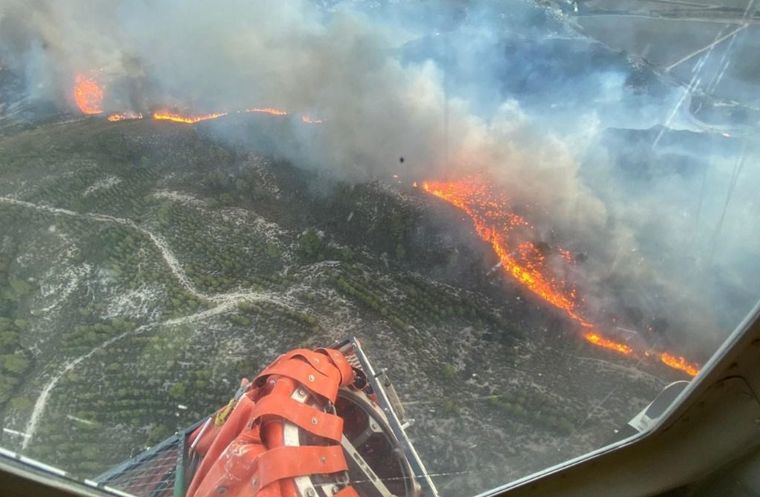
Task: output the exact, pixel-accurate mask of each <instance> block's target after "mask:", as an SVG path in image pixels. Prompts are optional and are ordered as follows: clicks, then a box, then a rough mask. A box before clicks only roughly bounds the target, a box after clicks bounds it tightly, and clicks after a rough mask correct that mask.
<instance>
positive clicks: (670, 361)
mask: <svg viewBox="0 0 760 497" xmlns="http://www.w3.org/2000/svg"><path fill="white" fill-rule="evenodd" d="M660 361H662V363H663V364H665V365H666V366H670V367H671V368H673V369H677V370H679V371H683V372H684V373H686V374H688V375H689V376H697V373H699V366H697V365H696V364H694V363H691V362H689V361H687V360H686V358H684V357H681V356H675V355H672V354H669V353H667V352H661V353H660Z"/></svg>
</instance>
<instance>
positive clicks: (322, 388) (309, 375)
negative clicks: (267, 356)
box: [256, 359, 339, 402]
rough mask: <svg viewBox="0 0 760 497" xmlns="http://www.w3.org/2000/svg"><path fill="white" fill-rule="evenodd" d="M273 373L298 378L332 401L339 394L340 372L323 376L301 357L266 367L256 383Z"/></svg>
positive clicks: (311, 389)
mask: <svg viewBox="0 0 760 497" xmlns="http://www.w3.org/2000/svg"><path fill="white" fill-rule="evenodd" d="M271 375H280V376H284V377H286V378H291V379H293V380H296V381H297V382H299V383H300V384H301V385H303V386H304V387H306V388H307V389H309V390H310V391H312V392H314V393H316V394H318V395H321V396H322V397H325V398H326V399H328V400H329V401H330V402H335V398H336V397H337V396H338V380H339V378H338V373H337V371H336V372H335V375H334V376H332V377H326V376H322V375H321V374H319V373H317V371H315V370H314V368H312V367H311V366H310V365H309V364H308V363H306V362H304V361H302V360H300V359H288V360H285V361H281V362H277V363H276V364H273V365H271V366H269V367H268V368H266V369H265V370H264V372H263V373H261V374H260V375H259V376H257V377H256V383H257V384H259V383H260V380H261V379H263V378H265V377H267V376H271Z"/></svg>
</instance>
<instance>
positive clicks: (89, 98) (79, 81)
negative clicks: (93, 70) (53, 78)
mask: <svg viewBox="0 0 760 497" xmlns="http://www.w3.org/2000/svg"><path fill="white" fill-rule="evenodd" d="M74 101H75V102H76V104H77V107H79V110H80V111H82V113H83V114H100V113H102V112H103V88H102V87H101V86H100V85H99V84H98V82H97V81H95V80H94V79H92V78H90V77H88V76H85V75H83V74H77V75H76V78H75V79H74Z"/></svg>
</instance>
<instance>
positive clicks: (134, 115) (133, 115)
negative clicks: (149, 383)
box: [106, 111, 143, 122]
mask: <svg viewBox="0 0 760 497" xmlns="http://www.w3.org/2000/svg"><path fill="white" fill-rule="evenodd" d="M142 118H143V115H142V114H141V113H140V112H132V111H127V112H120V113H118V114H109V116H108V117H107V118H106V119H108V120H109V121H111V122H118V121H130V120H134V119H142Z"/></svg>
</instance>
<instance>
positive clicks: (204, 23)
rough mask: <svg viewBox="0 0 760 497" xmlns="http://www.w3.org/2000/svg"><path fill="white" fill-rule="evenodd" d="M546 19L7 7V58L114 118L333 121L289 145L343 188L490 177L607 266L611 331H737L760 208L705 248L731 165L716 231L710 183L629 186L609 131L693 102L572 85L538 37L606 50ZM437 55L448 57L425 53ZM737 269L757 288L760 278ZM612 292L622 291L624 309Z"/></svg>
mask: <svg viewBox="0 0 760 497" xmlns="http://www.w3.org/2000/svg"><path fill="white" fill-rule="evenodd" d="M439 11H440V12H442V14H440V15H439V17H435V15H433V14H432V13H433V12H439ZM437 15H438V14H437ZM542 15H543V16H545V15H548V14H546V13H545V11H542V10H541V9H538V8H536V7H535V6H533V5H529V3H528V2H520V1H514V2H511V3H509V5H506V6H501V5H498V6H495V5H491V4H488V3H487V2H483V3H482V4H481V3H477V4H472V3H471V4H467V3H457V2H452V3H450V4H446V5H445V6H443V7H441V6H437V7H432V6H430V5H428V4H427V3H425V2H421V3H420V4H419V5H418V6H411V4H409V5H404V4H402V5H396V4H394V5H391V6H389V7H388V8H387V9H382V8H379V9H377V10H376V11H372V9H371V8H369V7H367V6H362V5H359V6H357V5H355V4H353V3H351V4H337V5H336V6H333V7H331V8H329V9H323V8H319V7H317V6H316V5H315V4H314V3H311V2H306V1H303V0H292V1H287V2H284V1H281V0H257V1H255V2H251V1H244V0H224V1H220V2H208V1H202V0H182V1H180V0H164V1H149V0H142V1H135V0H133V1H114V2H102V1H97V0H36V1H29V0H2V1H0V58H2V59H3V60H4V61H5V62H6V63H8V64H10V65H11V67H14V68H15V69H16V70H18V71H20V72H22V73H23V74H24V75H25V78H26V82H27V87H28V89H29V94H30V95H32V96H33V97H35V98H40V99H49V100H52V101H55V102H59V103H61V104H62V105H68V106H70V107H71V106H72V105H73V102H72V96H71V88H72V84H73V81H74V77H75V75H76V74H81V73H85V74H92V75H94V77H95V78H96V79H98V80H99V81H101V82H102V83H103V85H104V86H105V87H106V88H107V95H106V101H105V102H104V105H105V110H106V111H124V110H136V111H148V110H150V109H151V108H155V107H156V106H170V107H171V106H174V107H177V108H180V109H191V110H193V111H196V112H210V111H227V110H236V109H244V108H248V107H256V106H267V107H278V108H282V109H286V110H288V111H290V112H302V113H308V114H309V115H314V116H318V117H319V118H320V119H323V120H324V121H325V124H324V125H323V126H321V127H319V129H318V131H311V130H305V129H304V128H303V127H302V126H300V127H299V126H294V127H293V129H292V130H291V134H292V136H290V137H288V140H282V143H281V144H279V145H278V144H277V143H275V145H274V147H275V148H276V149H277V151H278V152H279V153H281V154H283V155H285V156H286V157H288V158H290V159H291V160H293V161H294V162H297V163H299V164H303V165H306V166H309V167H319V168H323V169H327V170H329V171H330V172H331V173H333V174H335V175H337V176H339V177H342V178H344V179H349V180H356V181H361V180H365V179H368V178H375V177H378V176H384V175H388V174H390V173H391V172H395V171H398V170H399V163H398V158H399V157H404V159H405V162H404V166H403V168H404V173H405V174H406V176H407V177H408V179H409V180H412V179H421V178H427V177H452V178H455V177H458V176H461V175H465V174H468V173H470V172H476V173H478V174H483V173H484V172H485V173H486V174H487V175H488V176H489V177H492V178H494V180H495V181H497V182H498V183H500V184H501V185H503V187H504V188H505V189H506V190H507V191H508V192H509V193H510V195H511V196H512V198H514V201H515V203H516V204H518V205H530V206H533V207H534V209H535V212H536V213H540V217H541V219H540V221H539V222H537V225H538V229H539V231H540V232H541V233H542V234H544V235H546V236H547V238H548V237H549V236H550V234H551V233H553V232H554V231H559V232H561V233H562V234H563V235H564V238H565V239H567V240H570V242H568V243H569V244H570V245H571V247H572V248H574V249H576V250H578V251H581V250H582V251H584V252H586V253H588V254H589V259H588V262H587V263H586V264H585V265H584V266H583V268H582V270H583V272H584V273H585V274H584V277H583V278H581V283H583V284H584V285H585V286H586V290H587V294H588V295H589V297H588V302H587V305H588V306H589V308H590V309H591V310H592V311H593V312H597V313H599V314H610V313H611V311H610V309H611V308H615V307H618V306H619V305H620V300H621V298H622V299H630V302H628V304H630V305H631V306H632V307H642V308H645V309H648V310H647V311H645V312H647V313H649V314H651V315H655V314H661V313H666V314H668V316H669V319H670V320H671V330H679V331H677V332H676V333H675V335H674V337H675V338H678V339H685V338H690V337H693V336H699V337H702V338H704V337H705V336H707V337H710V338H711V339H713V338H715V337H719V336H721V335H722V334H723V333H725V328H726V327H727V325H726V324H719V323H720V322H721V321H724V322H729V321H731V322H735V321H736V319H735V317H736V316H735V314H736V312H738V311H735V310H733V309H732V310H731V313H729V314H731V315H730V319H728V318H727V317H726V316H727V312H724V311H725V307H726V305H725V303H724V301H725V299H722V300H721V298H720V297H724V296H725V294H726V293H725V292H723V293H721V292H720V291H717V292H715V291H705V289H706V288H708V287H709V288H711V289H714V288H715V287H716V285H718V284H721V285H726V286H727V287H731V289H732V291H735V292H738V293H739V294H741V298H742V299H744V300H746V301H749V300H751V298H754V296H755V295H756V293H755V292H757V291H760V289H758V288H756V286H757V285H755V284H753V283H752V281H754V280H753V279H752V278H753V277H754V275H757V271H756V270H757V269H758V266H757V261H756V260H755V259H754V257H752V255H754V254H756V253H758V252H757V251H756V249H760V240H759V239H758V235H757V233H758V230H757V229H756V228H757V223H756V221H754V216H753V213H754V212H756V210H755V209H753V208H752V206H754V201H753V200H750V199H747V198H744V199H743V200H744V203H743V204H742V207H741V210H740V211H739V212H734V213H733V214H732V217H731V222H729V223H725V228H724V231H722V232H720V234H719V239H718V240H717V241H716V240H715V237H714V236H713V235H708V236H707V238H710V240H708V241H705V240H701V241H700V239H699V235H698V234H697V235H694V233H695V232H699V231H700V229H701V228H703V227H706V226H711V227H712V226H714V225H715V224H716V222H717V219H718V218H719V217H720V212H721V211H722V209H723V205H722V201H716V200H715V199H717V198H722V195H723V193H724V192H725V191H726V188H727V186H728V185H727V183H726V181H725V179H724V178H725V177H724V176H723V175H724V174H727V172H730V170H731V167H732V166H731V164H733V159H730V160H729V159H725V158H715V159H712V158H710V157H705V158H703V159H704V160H705V161H707V163H708V166H709V168H710V171H711V172H710V173H709V174H710V175H711V176H710V177H711V179H710V181H709V184H708V186H707V187H706V189H700V190H699V191H701V192H702V193H703V194H704V196H705V198H708V200H706V201H705V202H703V203H701V205H700V208H699V209H700V213H699V217H700V219H701V220H700V221H699V222H697V221H695V219H694V218H695V217H696V214H695V212H696V208H695V207H694V206H693V205H692V206H691V207H690V202H691V200H692V197H693V196H694V191H695V190H694V182H695V179H694V178H695V177H686V176H682V175H679V174H673V173H668V174H663V177H662V178H658V179H657V181H655V182H652V183H650V184H651V185H654V186H653V187H651V188H649V187H646V186H645V187H642V188H640V189H638V190H637V189H636V188H634V187H631V186H630V185H629V184H628V183H627V180H626V178H625V176H624V174H623V173H621V170H620V168H619V166H618V165H616V164H617V158H616V154H619V153H620V152H621V150H608V149H607V148H605V144H604V143H603V142H602V141H600V140H601V139H602V137H603V136H604V131H605V129H607V128H609V127H638V128H642V127H643V128H646V127H649V126H651V125H653V124H656V123H657V122H662V121H663V120H664V119H665V117H666V116H667V114H668V113H669V111H670V108H671V107H672V106H673V104H674V102H677V101H678V98H679V97H680V94H679V92H678V91H677V90H676V89H674V88H665V89H664V90H663V91H662V94H660V95H655V96H652V95H648V94H637V93H636V92H635V91H633V90H631V89H630V88H629V85H628V84H627V82H626V78H625V74H624V73H623V71H622V70H621V69H620V68H614V67H613V68H611V69H608V70H603V71H596V70H595V68H594V67H593V65H592V64H593V62H594V61H593V58H591V59H589V58H587V59H584V58H583V56H582V51H581V49H579V50H578V51H577V52H572V53H569V54H568V57H567V59H568V60H565V61H563V62H564V63H566V64H568V66H569V65H570V64H577V65H579V66H581V67H580V69H579V70H577V71H575V72H574V73H573V77H572V78H569V79H561V78H559V77H557V74H555V72H553V71H555V70H557V71H561V68H560V69H556V67H555V66H552V65H551V64H549V62H551V63H555V64H556V60H553V61H548V62H547V59H546V57H544V56H543V55H544V54H543V53H542V52H540V51H537V52H535V53H533V52H531V51H530V50H523V51H522V52H519V53H518V52H517V49H515V48H514V47H515V46H519V47H524V46H528V47H529V48H530V47H532V45H530V44H526V43H523V44H522V45H519V43H520V40H524V39H531V37H536V38H539V39H540V40H541V41H542V43H544V45H547V44H552V43H557V44H558V46H559V44H561V43H565V44H566V45H567V44H570V45H572V44H576V45H578V46H580V47H588V46H589V42H588V40H585V39H583V38H582V37H580V36H579V35H577V34H575V33H574V32H572V30H570V29H565V28H562V27H561V23H560V22H557V21H555V20H551V19H550V20H548V21H547V20H546V19H543V18H542V17H541V16H542ZM536 19H540V22H539V21H537V20H536ZM542 23H543V24H542ZM545 25H550V26H551V29H550V30H547V29H546V28H545ZM505 39H508V40H511V42H510V43H512V42H514V43H513V44H510V43H507V44H505V43H504V40H505ZM515 40H516V41H515ZM542 46H543V45H541V44H536V47H538V48H541V47H542ZM573 46H575V45H573ZM415 47H417V48H419V50H418V51H419V52H421V53H422V54H423V55H422V56H420V55H419V54H418V53H416V52H415V50H414V49H415ZM426 48H430V49H431V50H430V51H431V52H436V50H439V51H441V50H442V56H425V55H424V54H425V49H426ZM410 51H411V52H415V53H413V54H411V55H410V53H409V52H410ZM438 55H441V54H438ZM583 64H587V67H588V68H589V70H584V67H582V66H583ZM494 66H496V67H494ZM516 74H517V75H520V78H517V77H516V76H515V75H516ZM505 81H508V82H511V83H514V82H516V81H519V82H520V83H521V84H523V85H527V88H523V87H521V86H519V85H517V84H516V83H515V84H513V86H509V84H506V83H505ZM511 83H510V84H511ZM505 85H506V86H505ZM510 93H511V95H510ZM632 95H633V96H632ZM294 139H295V142H294V141H293V140H294ZM293 143H296V144H297V146H293ZM636 146H637V147H638V146H641V145H636ZM666 148H667V147H666ZM671 148H672V149H673V150H674V151H677V152H679V153H681V152H684V153H687V154H688V152H689V151H688V150H687V151H684V150H682V149H681V148H679V146H677V145H674V146H673V147H671ZM696 159H697V158H696V157H695V160H696ZM650 160H651V161H656V160H659V159H657V157H655V156H654V155H653V156H651V157H650ZM747 169H750V168H749V167H748V168H747ZM745 174H747V171H745ZM751 177H752V179H754V180H757V179H758V178H757V174H756V173H755V172H754V171H752V172H751ZM752 183H753V184H754V181H753V182H752ZM745 190H746V189H742V188H739V190H738V193H737V197H739V198H741V196H742V195H744V196H745V197H746V191H745ZM692 203H694V204H695V203H696V200H694V202H692ZM689 209H691V210H689ZM699 223H701V226H700V224H699ZM745 223H746V224H745ZM708 231H709V232H710V233H714V230H712V228H710V229H709V230H708ZM692 235H693V236H692ZM690 236H691V239H690V238H689V237H690ZM716 244H717V245H718V247H717V248H716ZM742 247H744V248H742ZM746 247H751V248H752V249H751V250H749V249H746ZM753 250H755V251H754V252H752V251H753ZM708 253H709V254H708ZM657 254H661V256H658V255H657ZM697 259H698V260H699V261H700V262H699V264H696V266H695V263H694V262H693V261H694V260H697ZM739 262H741V263H742V264H749V263H750V262H751V267H752V269H753V271H750V272H748V273H746V274H742V272H741V271H740V270H739V269H738V268H739V267H740V265H739V264H738V263H739ZM697 266H698V270H695V271H690V270H689V268H690V267H697ZM715 268H720V270H721V271H722V273H721V274H722V277H721V278H718V279H716V278H715ZM723 276H724V277H723ZM611 281H612V282H620V281H623V282H624V284H623V285H617V283H616V284H615V291H614V292H612V291H611V290H609V288H610V286H609V285H610V282H611ZM612 293H614V295H612ZM716 293H717V294H719V295H717V297H718V298H716ZM740 307H742V308H743V307H745V306H740ZM721 327H722V328H724V329H721ZM708 342H709V341H708Z"/></svg>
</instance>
